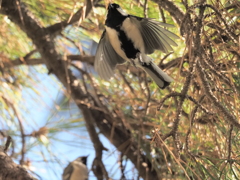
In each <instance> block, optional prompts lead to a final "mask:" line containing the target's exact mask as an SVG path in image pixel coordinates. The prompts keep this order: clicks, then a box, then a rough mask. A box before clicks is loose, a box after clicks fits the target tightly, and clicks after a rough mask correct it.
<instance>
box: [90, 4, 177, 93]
mask: <svg viewBox="0 0 240 180" xmlns="http://www.w3.org/2000/svg"><path fill="white" fill-rule="evenodd" d="M161 26H163V27H174V26H173V25H170V24H165V23H162V22H158V21H155V20H153V19H150V18H141V17H137V16H133V15H129V14H127V13H126V12H125V11H123V10H122V9H121V7H120V6H119V5H118V4H115V3H113V4H111V3H110V4H109V6H108V14H107V18H106V21H105V27H106V29H105V30H104V32H103V34H102V37H101V39H100V42H99V44H98V48H97V52H96V56H95V63H94V68H95V70H96V71H97V73H98V74H99V76H100V77H101V78H103V79H105V80H108V79H110V78H111V77H112V76H113V74H114V72H113V70H114V68H115V67H116V65H117V64H122V63H124V62H126V61H130V62H131V63H132V64H133V65H135V66H138V67H140V68H142V69H143V70H144V71H145V72H146V73H147V74H149V75H150V77H151V78H152V79H153V80H154V81H155V83H156V84H157V85H158V86H159V87H160V88H162V89H163V88H165V87H166V86H168V85H169V84H170V83H171V82H172V81H173V79H172V78H171V77H169V76H168V75H167V74H166V73H165V72H163V71H162V70H161V69H160V68H159V67H158V66H157V65H156V64H154V63H153V61H152V59H151V58H150V57H148V56H147V54H152V53H153V52H154V50H156V49H157V50H161V51H163V52H164V53H168V52H169V51H172V50H173V49H172V47H171V46H177V44H176V43H175V41H174V40H173V39H177V38H179V37H178V36H177V35H175V34H173V33H172V32H170V31H168V30H166V29H164V28H162V27H161Z"/></svg>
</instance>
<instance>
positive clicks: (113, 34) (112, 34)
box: [106, 26, 128, 60]
mask: <svg viewBox="0 0 240 180" xmlns="http://www.w3.org/2000/svg"><path fill="white" fill-rule="evenodd" d="M106 31H107V35H108V38H109V41H110V43H111V45H112V47H113V49H114V50H115V51H116V53H117V54H118V55H119V56H121V57H122V58H123V59H125V60H128V58H127V56H126V54H125V53H124V51H123V50H122V48H121V44H122V43H121V41H120V40H119V37H118V32H117V31H116V30H115V29H112V28H110V27H107V26H106Z"/></svg>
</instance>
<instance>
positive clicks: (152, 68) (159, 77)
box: [141, 61, 173, 89]
mask: <svg viewBox="0 0 240 180" xmlns="http://www.w3.org/2000/svg"><path fill="white" fill-rule="evenodd" d="M141 67H142V69H143V70H144V71H145V72H146V73H147V74H148V75H149V76H150V77H151V78H152V80H153V81H155V83H156V84H157V85H158V86H159V87H160V88H161V89H164V88H165V87H167V86H168V85H169V84H170V83H171V82H172V81H173V79H172V78H171V77H170V76H168V75H167V74H166V73H165V72H163V71H162V70H161V69H160V68H159V67H158V66H157V65H156V64H154V63H153V62H152V61H150V62H149V63H143V64H142V65H141Z"/></svg>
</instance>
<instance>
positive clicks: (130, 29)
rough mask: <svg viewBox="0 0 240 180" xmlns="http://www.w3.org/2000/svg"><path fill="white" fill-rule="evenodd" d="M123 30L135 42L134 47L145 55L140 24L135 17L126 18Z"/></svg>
mask: <svg viewBox="0 0 240 180" xmlns="http://www.w3.org/2000/svg"><path fill="white" fill-rule="evenodd" d="M121 29H122V30H123V31H124V32H125V33H126V35H127V37H128V38H129V39H130V40H131V41H132V42H133V44H134V47H135V48H136V49H139V50H140V52H141V53H144V43H143V38H142V35H141V32H140V30H139V22H138V20H136V18H135V17H128V18H126V19H125V20H124V21H123V23H122V27H121Z"/></svg>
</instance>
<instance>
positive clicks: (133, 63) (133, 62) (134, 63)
mask: <svg viewBox="0 0 240 180" xmlns="http://www.w3.org/2000/svg"><path fill="white" fill-rule="evenodd" d="M130 61H131V63H132V65H133V66H134V67H137V66H136V62H135V60H134V59H130Z"/></svg>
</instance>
